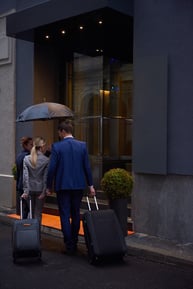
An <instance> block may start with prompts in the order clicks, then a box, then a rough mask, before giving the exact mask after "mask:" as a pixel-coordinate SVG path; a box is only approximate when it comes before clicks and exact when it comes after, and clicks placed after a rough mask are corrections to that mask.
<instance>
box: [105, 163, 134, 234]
mask: <svg viewBox="0 0 193 289" xmlns="http://www.w3.org/2000/svg"><path fill="white" fill-rule="evenodd" d="M132 188H133V177H132V175H131V174H130V173H129V172H128V171H127V170H125V169H122V168H113V169H110V170H109V171H107V172H106V173H105V174H104V176H103V178H102V179H101V189H102V191H103V192H104V194H105V195H106V197H107V199H108V201H109V207H110V208H111V209H113V210H114V211H115V213H116V215H117V217H118V220H119V222H120V225H121V228H122V230H123V233H124V235H127V215H128V213H127V203H128V198H129V197H130V196H131V193H132Z"/></svg>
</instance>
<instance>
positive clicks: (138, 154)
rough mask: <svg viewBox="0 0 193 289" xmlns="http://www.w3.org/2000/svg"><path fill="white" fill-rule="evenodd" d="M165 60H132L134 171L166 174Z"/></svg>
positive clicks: (147, 58) (160, 58) (157, 57)
mask: <svg viewBox="0 0 193 289" xmlns="http://www.w3.org/2000/svg"><path fill="white" fill-rule="evenodd" d="M167 71H168V65H167V57H166V56H154V57H152V56H150V57H148V56H147V57H140V58H136V59H135V63H134V100H133V103H134V104H133V120H134V121H133V171H134V172H138V173H139V172H140V173H154V174H166V173H167V77H168V76H167Z"/></svg>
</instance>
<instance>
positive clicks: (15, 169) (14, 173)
mask: <svg viewBox="0 0 193 289" xmlns="http://www.w3.org/2000/svg"><path fill="white" fill-rule="evenodd" d="M12 175H13V177H14V180H17V167H16V164H13V167H12Z"/></svg>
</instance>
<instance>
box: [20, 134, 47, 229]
mask: <svg viewBox="0 0 193 289" xmlns="http://www.w3.org/2000/svg"><path fill="white" fill-rule="evenodd" d="M45 151H46V142H45V140H44V138H42V137H37V138H35V139H34V142H33V147H32V149H31V153H30V155H27V156H25V158H24V160H23V191H24V193H23V194H22V197H23V198H24V199H27V198H28V196H29V195H30V196H31V200H32V217H33V218H37V219H38V220H39V223H40V225H41V220H42V209H43V205H44V201H45V196H46V177H47V168H48V162H49V158H48V157H46V156H45V155H44V153H45Z"/></svg>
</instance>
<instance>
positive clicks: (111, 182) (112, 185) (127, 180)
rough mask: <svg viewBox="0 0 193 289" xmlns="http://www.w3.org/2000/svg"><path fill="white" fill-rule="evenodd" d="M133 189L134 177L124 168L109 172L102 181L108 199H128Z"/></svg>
mask: <svg viewBox="0 0 193 289" xmlns="http://www.w3.org/2000/svg"><path fill="white" fill-rule="evenodd" d="M132 188H133V177H132V175H131V174H130V173H129V172H128V171H126V170H125V169H122V168H114V169H110V170H109V171H107V172H106V173H105V174H104V176H103V178H102V179H101V189H102V191H103V192H104V193H105V195H106V197H107V198H108V199H111V200H114V199H121V198H128V197H129V196H130V195H131V192H132Z"/></svg>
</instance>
